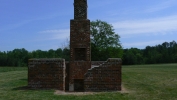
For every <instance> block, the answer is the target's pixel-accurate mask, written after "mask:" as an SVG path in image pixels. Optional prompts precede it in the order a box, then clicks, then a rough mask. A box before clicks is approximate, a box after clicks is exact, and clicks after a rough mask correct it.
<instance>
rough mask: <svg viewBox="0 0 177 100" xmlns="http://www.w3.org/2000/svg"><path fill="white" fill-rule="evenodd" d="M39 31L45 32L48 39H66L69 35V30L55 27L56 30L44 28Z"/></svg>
mask: <svg viewBox="0 0 177 100" xmlns="http://www.w3.org/2000/svg"><path fill="white" fill-rule="evenodd" d="M39 33H42V34H45V33H47V34H48V35H47V37H46V38H47V39H48V40H57V39H66V38H68V37H69V34H70V30H69V29H56V30H45V31H41V32H39Z"/></svg>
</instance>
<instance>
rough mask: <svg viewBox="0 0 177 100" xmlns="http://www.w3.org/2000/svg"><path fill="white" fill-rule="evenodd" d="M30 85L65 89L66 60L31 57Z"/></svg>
mask: <svg viewBox="0 0 177 100" xmlns="http://www.w3.org/2000/svg"><path fill="white" fill-rule="evenodd" d="M28 87H30V88H34V89H36V88H41V89H51V88H55V89H58V90H65V60H64V59H55V58H50V59H45V58H44V59H29V60H28Z"/></svg>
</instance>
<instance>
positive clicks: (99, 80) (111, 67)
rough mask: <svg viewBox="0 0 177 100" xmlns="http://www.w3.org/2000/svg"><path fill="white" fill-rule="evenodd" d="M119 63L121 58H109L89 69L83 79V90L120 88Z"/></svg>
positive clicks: (114, 89)
mask: <svg viewBox="0 0 177 100" xmlns="http://www.w3.org/2000/svg"><path fill="white" fill-rule="evenodd" d="M121 64H122V61H121V59H119V58H110V59H108V60H107V61H106V62H105V63H103V64H102V65H100V66H94V67H92V68H91V69H89V70H88V71H87V73H86V74H85V79H84V89H85V91H117V90H121Z"/></svg>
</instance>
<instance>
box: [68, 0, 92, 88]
mask: <svg viewBox="0 0 177 100" xmlns="http://www.w3.org/2000/svg"><path fill="white" fill-rule="evenodd" d="M90 55H91V48H90V20H88V19H87V0H74V19H73V20H70V62H69V63H70V64H69V91H83V90H84V74H85V73H86V72H87V70H88V69H89V68H91V57H90Z"/></svg>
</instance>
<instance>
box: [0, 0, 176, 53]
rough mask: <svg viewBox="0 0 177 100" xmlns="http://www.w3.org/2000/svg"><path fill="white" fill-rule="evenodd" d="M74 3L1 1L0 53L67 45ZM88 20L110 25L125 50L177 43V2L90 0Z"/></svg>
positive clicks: (25, 0)
mask: <svg viewBox="0 0 177 100" xmlns="http://www.w3.org/2000/svg"><path fill="white" fill-rule="evenodd" d="M73 2H74V0H0V51H11V50H13V49H16V48H19V49H20V48H25V49H26V50H28V51H33V50H38V49H40V50H49V49H54V50H56V49H57V48H64V47H65V46H67V43H68V41H69V35H70V20H71V19H73V18H74V6H73ZM87 2H88V19H90V21H96V20H97V19H99V20H102V21H105V22H107V23H108V24H111V25H112V26H113V28H114V29H115V32H116V34H118V35H119V36H120V43H121V44H122V46H123V48H124V49H126V48H132V47H133V48H139V49H144V48H145V47H146V46H155V45H158V44H162V43H163V42H171V41H173V40H174V41H176V42H177V0H87Z"/></svg>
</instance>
